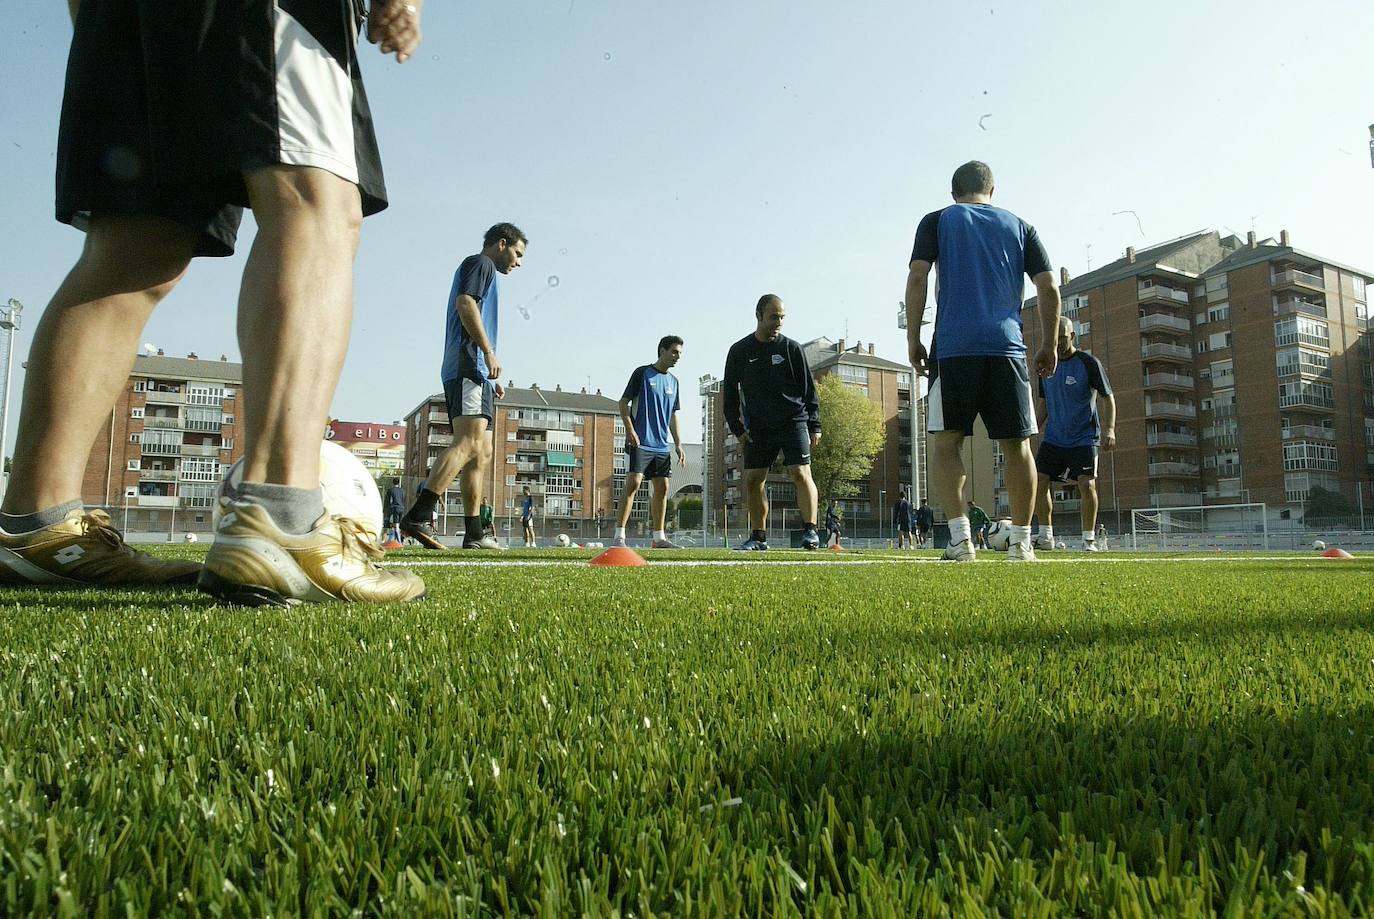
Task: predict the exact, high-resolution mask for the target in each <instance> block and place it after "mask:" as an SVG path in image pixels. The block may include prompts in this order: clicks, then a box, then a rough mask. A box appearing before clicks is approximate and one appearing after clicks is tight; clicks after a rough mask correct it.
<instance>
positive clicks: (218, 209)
mask: <svg viewBox="0 0 1374 919" xmlns="http://www.w3.org/2000/svg"><path fill="white" fill-rule="evenodd" d="M362 21H363V5H362V2H361V0H195V2H187V0H82V2H81V6H80V10H79V12H78V13H77V17H76V26H75V30H74V34H73V37H72V46H71V53H70V55H69V57H68V59H67V80H66V91H65V94H64V96H63V99H62V120H61V127H60V128H59V131H58V138H57V219H58V220H60V221H62V222H63V223H70V224H72V225H74V226H77V227H81V228H85V226H86V225H87V222H88V221H89V220H90V219H91V217H114V216H153V217H164V218H167V219H169V220H172V221H174V222H176V223H179V224H182V225H183V226H186V227H189V228H191V229H192V230H194V231H195V232H196V233H197V234H198V239H197V241H196V248H195V254H196V255H231V254H233V251H234V242H235V240H236V238H237V236H238V226H239V220H240V219H241V217H242V216H243V208H244V207H246V206H247V205H248V203H249V202H248V191H247V188H246V186H245V185H244V181H243V173H244V172H246V171H250V170H254V169H260V168H262V167H264V166H275V165H279V164H285V165H292V166H313V167H317V168H320V169H325V170H328V171H329V172H331V173H334V174H335V175H337V176H339V177H340V178H343V179H345V180H347V181H349V182H352V183H354V184H355V185H357V186H358V189H359V191H360V193H361V195H362V210H363V213H364V214H375V213H376V212H377V211H380V210H382V209H383V208H384V207H386V186H385V184H384V183H383V181H382V163H381V158H380V157H379V156H378V153H377V139H376V136H375V135H374V134H373V130H372V116H371V113H370V112H369V110H368V106H367V95H366V93H365V92H364V91H363V83H362V76H361V74H360V72H359V70H358V31H359V28H360V26H361V25H362Z"/></svg>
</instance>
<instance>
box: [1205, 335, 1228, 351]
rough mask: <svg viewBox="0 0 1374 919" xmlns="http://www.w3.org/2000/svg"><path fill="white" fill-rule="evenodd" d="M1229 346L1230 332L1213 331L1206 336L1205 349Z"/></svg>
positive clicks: (1214, 349) (1217, 349)
mask: <svg viewBox="0 0 1374 919" xmlns="http://www.w3.org/2000/svg"><path fill="white" fill-rule="evenodd" d="M1229 347H1231V333H1230V332H1213V333H1212V334H1211V335H1209V336H1207V350H1208V351H1220V350H1221V349H1223V348H1229Z"/></svg>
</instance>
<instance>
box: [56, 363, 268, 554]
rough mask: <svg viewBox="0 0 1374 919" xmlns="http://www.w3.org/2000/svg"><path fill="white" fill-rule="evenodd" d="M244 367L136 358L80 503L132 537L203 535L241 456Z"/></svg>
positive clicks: (94, 456) (101, 439)
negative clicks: (166, 532) (146, 533)
mask: <svg viewBox="0 0 1374 919" xmlns="http://www.w3.org/2000/svg"><path fill="white" fill-rule="evenodd" d="M242 383H243V367H242V365H241V364H236V363H233V362H231V361H229V359H228V358H227V357H226V356H224V355H221V356H220V358H219V359H218V360H203V359H201V358H199V357H198V356H197V355H196V354H195V353H191V354H189V355H187V356H186V357H184V358H177V357H168V356H166V355H165V354H163V352H162V351H158V352H157V354H155V355H139V356H138V357H137V358H135V359H134V368H133V371H132V372H131V373H130V375H129V379H128V382H127V383H126V384H125V386H124V389H123V390H122V391H121V392H120V394H119V398H118V400H117V401H116V403H115V407H114V410H113V411H112V412H111V414H110V419H109V421H108V422H107V423H106V425H105V426H104V428H103V429H102V431H101V432H100V435H99V436H98V437H97V438H96V442H95V446H94V448H93V449H92V450H91V456H90V460H89V461H88V462H87V465H86V472H85V475H84V477H83V480H82V500H83V501H85V502H86V504H87V505H89V506H104V507H106V508H107V509H109V510H110V513H111V516H113V517H114V518H115V523H116V525H117V526H120V527H121V528H124V529H130V530H135V531H139V530H162V529H168V528H169V527H170V526H172V525H175V527H176V528H177V529H179V530H208V529H209V528H210V508H211V507H212V505H213V503H214V493H215V489H216V487H217V486H218V484H219V481H220V479H221V478H222V477H223V474H224V471H225V470H227V469H228V467H229V466H230V465H232V464H233V463H234V462H235V461H236V460H237V459H238V458H239V457H240V456H241V455H242V452H243V447H242V443H243V436H242V429H241V426H242V420H241V417H240V412H239V410H238V408H237V406H238V391H239V387H240V386H241V385H242Z"/></svg>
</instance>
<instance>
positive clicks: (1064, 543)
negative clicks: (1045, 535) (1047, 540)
mask: <svg viewBox="0 0 1374 919" xmlns="http://www.w3.org/2000/svg"><path fill="white" fill-rule="evenodd" d="M1068 547H1069V544H1068V543H1066V542H1064V540H1062V539H1061V540H1059V544H1058V545H1056V546H1055V548H1056V549H1067V548H1068Z"/></svg>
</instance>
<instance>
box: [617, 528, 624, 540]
mask: <svg viewBox="0 0 1374 919" xmlns="http://www.w3.org/2000/svg"><path fill="white" fill-rule="evenodd" d="M615 538H616V539H624V538H625V528H624V527H616V528H615Z"/></svg>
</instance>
